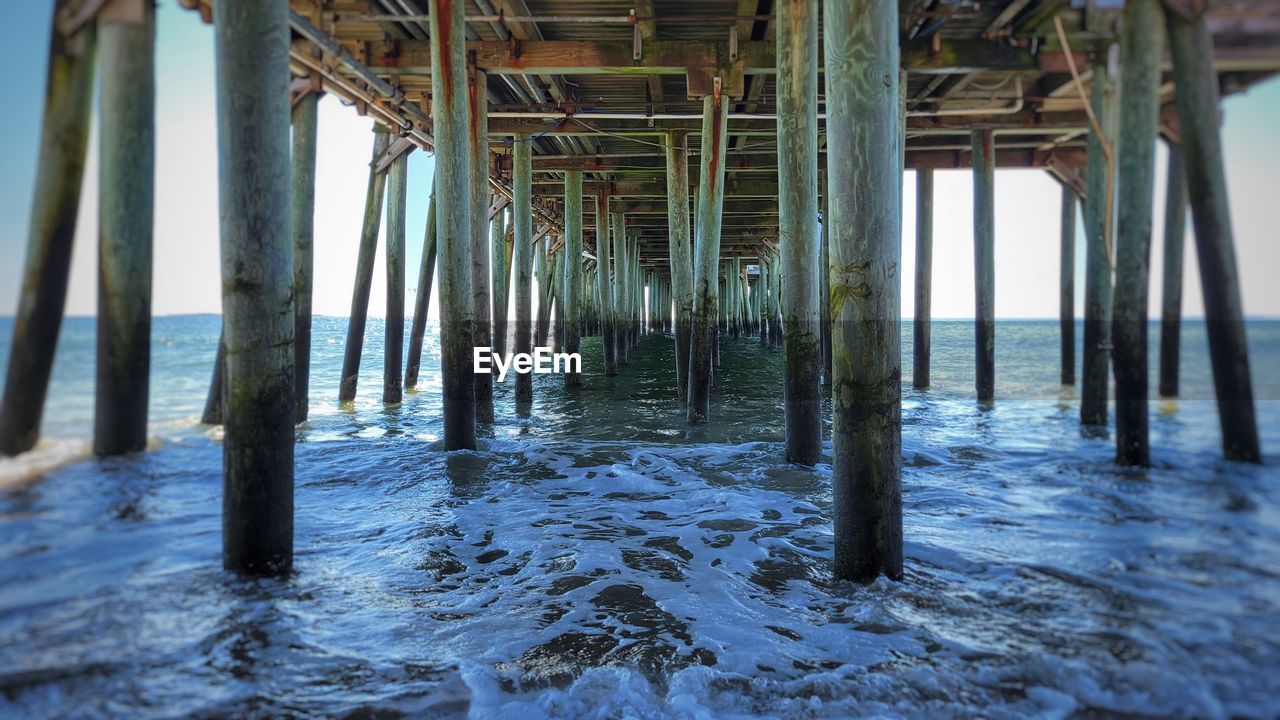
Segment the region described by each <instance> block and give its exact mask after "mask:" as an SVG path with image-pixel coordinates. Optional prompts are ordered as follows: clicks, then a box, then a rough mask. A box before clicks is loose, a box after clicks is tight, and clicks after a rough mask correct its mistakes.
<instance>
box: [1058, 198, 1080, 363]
mask: <svg viewBox="0 0 1280 720" xmlns="http://www.w3.org/2000/svg"><path fill="white" fill-rule="evenodd" d="M1059 228H1060V234H1059V244H1058V250H1059V252H1058V340H1059V344H1060V346H1061V347H1060V352H1059V355H1060V360H1059V368H1060V370H1061V372H1060V373H1059V380H1060V382H1061V383H1062V384H1063V385H1075V384H1076V191H1075V190H1073V189H1071V186H1070V185H1067V184H1066V183H1063V185H1062V219H1061V223H1060V225H1059Z"/></svg>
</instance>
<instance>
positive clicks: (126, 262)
mask: <svg viewBox="0 0 1280 720" xmlns="http://www.w3.org/2000/svg"><path fill="white" fill-rule="evenodd" d="M139 9H140V11H141V13H142V15H141V17H140V18H129V19H125V18H118V17H107V16H103V17H102V18H100V20H99V23H98V54H99V59H100V62H101V63H102V85H101V92H100V94H99V97H100V102H101V111H100V113H99V118H100V133H101V142H100V143H99V152H100V162H99V168H98V169H99V181H98V196H99V203H98V361H97V363H96V377H97V383H96V385H95V388H96V396H95V403H94V423H93V452H94V454H96V455H100V456H105V455H120V454H123V453H129V452H137V451H140V450H144V449H146V446H147V401H148V398H149V388H150V383H149V380H150V374H151V266H152V262H151V258H152V232H153V227H152V225H153V217H154V206H155V7H154V6H153V5H152V4H151V3H140V8H139Z"/></svg>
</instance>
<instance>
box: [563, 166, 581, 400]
mask: <svg viewBox="0 0 1280 720" xmlns="http://www.w3.org/2000/svg"><path fill="white" fill-rule="evenodd" d="M561 261H562V262H563V263H564V280H565V287H564V331H565V332H564V348H563V349H562V352H566V353H577V352H581V350H582V342H581V334H582V171H581V170H569V171H568V172H566V173H565V174H564V257H563V258H562V259H561ZM564 386H565V387H567V388H576V387H581V386H582V373H578V372H572V371H566V372H565V374H564Z"/></svg>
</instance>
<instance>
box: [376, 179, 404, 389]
mask: <svg viewBox="0 0 1280 720" xmlns="http://www.w3.org/2000/svg"><path fill="white" fill-rule="evenodd" d="M408 182H409V156H408V155H407V154H405V155H401V156H400V157H398V158H396V159H395V160H393V161H392V162H391V168H390V170H389V171H388V173H387V262H386V271H387V314H386V323H384V325H383V330H384V332H385V335H384V337H385V339H384V340H383V345H382V348H383V354H382V402H384V403H387V404H395V403H399V402H400V401H401V400H403V399H404V385H403V384H402V382H401V376H400V371H401V369H402V358H403V356H404V272H405V270H404V236H405V213H406V211H407V205H406V204H407V202H408Z"/></svg>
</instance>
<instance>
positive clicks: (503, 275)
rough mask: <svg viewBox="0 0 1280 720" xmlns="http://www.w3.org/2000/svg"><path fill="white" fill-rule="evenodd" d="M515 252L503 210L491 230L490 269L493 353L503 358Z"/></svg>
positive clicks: (505, 213)
mask: <svg viewBox="0 0 1280 720" xmlns="http://www.w3.org/2000/svg"><path fill="white" fill-rule="evenodd" d="M513 251H514V248H513V247H512V245H511V236H510V234H509V229H508V227H507V211H506V210H501V211H499V212H498V214H497V215H495V216H494V218H493V222H492V224H491V225H490V228H489V256H490V265H489V267H490V269H491V270H492V273H493V351H494V352H495V353H497V354H498V355H499V356H501V357H506V355H507V333H508V324H507V307H508V305H509V303H510V299H511V259H512V253H513Z"/></svg>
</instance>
